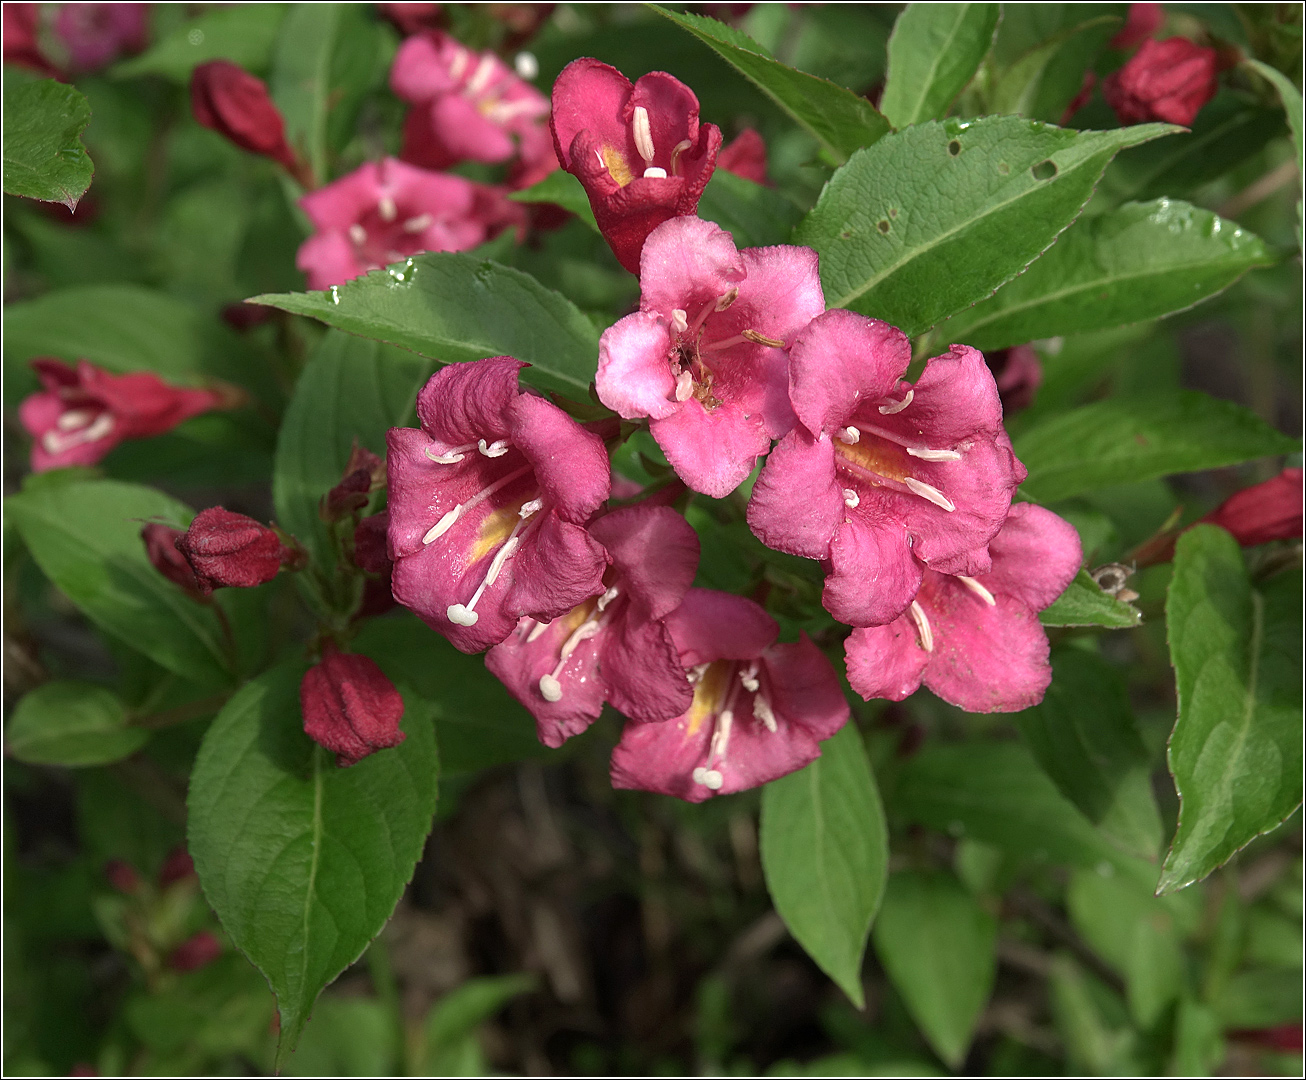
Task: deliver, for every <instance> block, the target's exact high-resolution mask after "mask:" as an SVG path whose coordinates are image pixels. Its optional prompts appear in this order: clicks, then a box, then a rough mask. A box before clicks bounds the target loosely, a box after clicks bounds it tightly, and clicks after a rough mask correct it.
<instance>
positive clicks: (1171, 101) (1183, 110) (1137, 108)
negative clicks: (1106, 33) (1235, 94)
mask: <svg viewBox="0 0 1306 1080" xmlns="http://www.w3.org/2000/svg"><path fill="white" fill-rule="evenodd" d="M1218 60H1219V58H1218V56H1217V55H1216V51H1215V50H1214V49H1204V48H1202V47H1201V46H1199V45H1194V44H1193V43H1192V42H1191V41H1189V40H1188V39H1187V38H1181V37H1173V38H1166V40H1165V41H1152V40H1150V39H1149V40H1147V41H1144V42H1143V47H1142V48H1141V49H1139V50H1138V52H1136V53H1135V54H1134V56H1133V58H1132V59H1131V60H1130V61H1129V63H1127V64H1126V65H1125V66H1124V67H1122V68H1121V69H1120V70H1119V71H1116V72H1113V73H1112V74H1111V75H1109V76H1107V79H1106V81H1105V82H1104V83H1103V84H1102V92H1103V93H1104V94H1105V95H1106V100H1107V104H1108V105H1110V106H1111V108H1112V109H1114V110H1115V113H1116V115H1117V116H1118V117H1120V122H1121V123H1122V124H1142V123H1145V122H1147V121H1149V120H1164V121H1166V122H1167V123H1171V124H1183V125H1184V126H1185V127H1186V126H1188V125H1189V124H1191V123H1192V122H1193V119H1194V118H1195V117H1196V116H1197V114H1198V112H1199V111H1200V110H1201V108H1202V106H1203V105H1205V104H1206V103H1207V102H1208V101H1210V100H1211V98H1213V97H1214V96H1215V90H1216V81H1215V76H1216V72H1217V70H1218V66H1219V64H1218Z"/></svg>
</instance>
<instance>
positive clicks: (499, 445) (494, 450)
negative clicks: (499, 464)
mask: <svg viewBox="0 0 1306 1080" xmlns="http://www.w3.org/2000/svg"><path fill="white" fill-rule="evenodd" d="M511 447H512V443H510V442H509V441H508V440H507V439H495V441H494V442H492V443H490V444H489V446H486V445H485V440H484V439H481V440H479V441H478V442H477V444H476V448H477V449H478V450H479V451H480V452H481V453H482V454H484V455H485V456H486V457H491V458H493V457H503V455H504V454H506V453H507V452H508V451H509V449H511Z"/></svg>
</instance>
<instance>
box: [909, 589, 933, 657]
mask: <svg viewBox="0 0 1306 1080" xmlns="http://www.w3.org/2000/svg"><path fill="white" fill-rule="evenodd" d="M907 611H908V613H909V614H910V615H911V619H912V622H914V623H915V624H916V632H917V633H918V634H919V635H920V638H921V648H922V649H924V650H925V651H926V652H933V651H934V631H933V630H931V629H930V620H929V619H928V618H926V616H925V609H924V608H923V607H921V605H920V603H919V602H917V601H915V600H913V601H912V602H911V607H910V608H908V609H907Z"/></svg>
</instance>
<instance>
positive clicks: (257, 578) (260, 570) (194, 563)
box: [177, 506, 294, 594]
mask: <svg viewBox="0 0 1306 1080" xmlns="http://www.w3.org/2000/svg"><path fill="white" fill-rule="evenodd" d="M177 549H178V550H179V551H180V552H181V553H182V554H183V555H184V556H186V561H187V562H189V563H190V565H191V569H192V570H194V571H195V577H196V578H197V579H198V581H199V587H200V590H201V591H202V592H204V593H205V594H207V593H210V592H212V591H213V590H214V589H216V588H218V587H219V586H223V585H232V586H236V587H238V588H244V589H248V588H252V587H253V586H255V585H262V584H263V583H264V582H267V581H271V580H272V579H273V578H274V577H276V576H277V571H278V570H280V569H281V566H282V564H283V563H288V562H292V561H293V559H294V552H292V551H291V550H290V549H289V548H287V547H286V546H285V545H284V544H283V543H282V542H281V538H280V537H279V536H278V535H277V534H276V532H275V531H273V530H272V529H269V528H268V527H267V526H266V525H263V524H260V523H259V522H257V521H255V520H254V519H253V518H251V517H246V516H245V515H244V514H236V513H233V512H232V511H230V510H226V509H224V508H223V507H221V506H211V507H209V509H207V510H201V511H200V512H199V513H198V514H196V515H195V520H194V521H192V522H191V523H190V528H189V529H187V530H186V533H185V535H183V536H179V537H178V538H177Z"/></svg>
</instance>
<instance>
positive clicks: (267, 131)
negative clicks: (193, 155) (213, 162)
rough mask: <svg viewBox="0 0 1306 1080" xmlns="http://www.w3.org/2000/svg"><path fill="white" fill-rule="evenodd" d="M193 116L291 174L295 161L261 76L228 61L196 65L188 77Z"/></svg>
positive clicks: (276, 110) (279, 116)
mask: <svg viewBox="0 0 1306 1080" xmlns="http://www.w3.org/2000/svg"><path fill="white" fill-rule="evenodd" d="M190 108H191V112H192V113H194V115H195V119H196V120H198V121H199V122H200V123H201V124H203V125H204V126H205V127H206V128H212V129H213V130H214V131H216V132H217V133H218V134H219V135H222V136H225V137H226V138H227V139H229V140H231V141H232V142H233V143H235V144H236V145H237V146H239V147H240V148H241V149H242V150H248V151H249V152H250V153H252V154H262V155H263V156H264V157H270V158H271V159H272V160H273V161H276V162H278V163H279V164H281V165H282V166H284V167H285V168H286V170H287V171H289V172H291V173H294V172H295V170H296V168H297V165H298V163H297V162H296V160H295V155H294V154H293V153H292V152H291V149H290V147H289V145H287V143H286V126H285V123H284V122H283V121H282V119H281V113H280V111H279V110H278V109H277V107H276V106H275V105H273V104H272V99H271V98H270V97H268V88H267V86H266V85H265V84H264V82H263V80H262V79H259V78H256V77H255V76H253V75H251V74H250V73H249V72H248V71H246V70H245V69H244V68H241V67H239V66H238V65H236V64H233V63H231V61H229V60H210V61H209V62H208V63H207V64H200V65H199V66H198V67H197V68H196V69H195V71H194V72H193V73H192V74H191V77H190Z"/></svg>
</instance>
